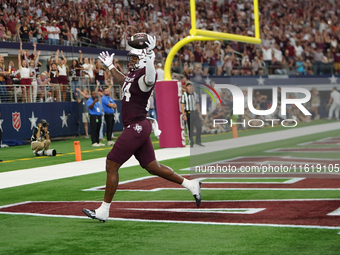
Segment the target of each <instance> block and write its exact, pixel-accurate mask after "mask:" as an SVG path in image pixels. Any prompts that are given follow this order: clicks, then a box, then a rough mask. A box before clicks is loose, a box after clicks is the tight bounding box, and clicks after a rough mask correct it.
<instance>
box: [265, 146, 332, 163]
mask: <svg viewBox="0 0 340 255" xmlns="http://www.w3.org/2000/svg"><path fill="white" fill-rule="evenodd" d="M309 148H312V149H315V150H314V151H302V150H299V149H309ZM336 148H337V147H306V148H276V149H272V150H268V151H264V152H301V153H337V152H339V151H323V150H321V151H317V149H336ZM282 149H284V150H289V151H280V150H282ZM294 149H295V150H296V151H294ZM334 160H335V159H334Z"/></svg>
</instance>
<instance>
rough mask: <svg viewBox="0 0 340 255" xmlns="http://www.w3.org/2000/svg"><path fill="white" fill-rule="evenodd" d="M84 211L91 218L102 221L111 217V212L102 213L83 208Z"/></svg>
mask: <svg viewBox="0 0 340 255" xmlns="http://www.w3.org/2000/svg"><path fill="white" fill-rule="evenodd" d="M82 211H83V213H85V214H86V215H87V216H88V217H90V218H91V219H96V220H99V221H102V222H105V221H107V219H108V218H109V212H107V213H102V215H100V214H97V211H96V210H90V209H85V208H84V209H83V210H82Z"/></svg>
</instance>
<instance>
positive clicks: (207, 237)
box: [0, 129, 340, 254]
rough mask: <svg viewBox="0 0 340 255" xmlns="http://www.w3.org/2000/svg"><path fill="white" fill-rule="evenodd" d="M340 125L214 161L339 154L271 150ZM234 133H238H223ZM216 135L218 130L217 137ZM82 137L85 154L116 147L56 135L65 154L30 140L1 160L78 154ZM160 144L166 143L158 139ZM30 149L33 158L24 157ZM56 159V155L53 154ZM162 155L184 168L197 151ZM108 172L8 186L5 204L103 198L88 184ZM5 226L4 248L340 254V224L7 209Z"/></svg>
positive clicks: (274, 194)
mask: <svg viewBox="0 0 340 255" xmlns="http://www.w3.org/2000/svg"><path fill="white" fill-rule="evenodd" d="M262 130H263V131H268V130H270V129H268V130H265V129H262ZM262 130H251V131H244V132H239V135H240V136H241V134H242V135H243V134H246V135H252V134H254V133H258V132H260V131H262ZM273 131H274V130H273ZM275 131H276V130H275ZM338 132H339V131H332V132H326V133H320V134H315V135H311V136H302V137H299V138H294V139H288V140H285V141H279V142H276V143H275V144H273V143H268V144H260V145H257V146H248V147H245V148H239V149H233V150H227V151H223V152H222V153H221V155H216V159H215V158H214V159H212V161H215V160H221V159H227V158H233V157H237V156H259V155H288V156H294V157H295V156H300V157H310V158H318V157H320V158H338V153H336V154H333V153H332V154H328V153H322V154H317V153H315V154H312V153H288V152H284V153H282V152H280V153H266V152H263V151H266V150H270V149H275V148H278V147H280V148H284V147H298V146H297V144H299V143H303V142H308V141H314V140H317V139H321V138H325V137H331V136H339V133H338ZM228 135H230V134H223V135H222V136H228ZM210 137H212V136H210V135H208V136H206V137H204V138H203V141H204V142H207V141H208V140H210V139H211V138H210ZM216 137H217V136H216V135H215V137H213V139H215V138H216ZM220 138H221V137H220ZM226 138H227V137H226ZM224 139H225V138H224ZM74 140H80V141H81V147H82V151H83V152H82V157H83V159H86V158H97V157H105V156H106V154H107V152H108V151H109V148H105V147H104V148H99V149H102V150H98V149H93V147H91V146H90V141H89V140H88V139H83V140H81V139H70V140H67V141H60V142H55V143H54V144H55V146H52V148H59V147H58V146H60V148H59V149H60V151H62V152H64V154H63V155H61V156H58V157H54V158H51V157H41V158H33V155H32V154H31V150H30V148H29V146H20V147H12V148H6V150H2V152H1V157H2V158H3V159H5V158H4V155H5V153H7V152H8V151H10V153H9V154H10V155H11V157H12V159H11V160H14V161H13V162H8V163H0V169H1V170H0V171H3V169H4V168H3V167H6V166H8V165H9V166H10V167H7V170H4V171H11V170H16V169H23V168H31V167H36V166H43V165H46V164H49V165H50V164H56V163H63V162H71V161H74V155H73V154H66V153H72V152H73V141H74ZM218 140H219V139H218ZM154 145H155V146H156V147H157V146H158V145H157V143H154ZM306 147H308V146H306ZM86 150H91V153H86ZM84 151H85V152H84ZM214 154H216V153H214ZM26 155H27V156H26ZM25 157H29V158H33V159H30V160H20V159H21V158H25ZM52 159H53V160H54V161H53V162H51V160H52ZM5 160H6V159H5ZM162 163H164V164H166V165H169V166H170V167H172V168H173V169H175V170H177V172H178V173H180V174H185V173H188V172H187V171H179V170H178V169H183V168H186V167H189V157H185V158H180V159H174V160H166V161H163V162H162ZM147 175H148V174H147V172H146V171H145V170H143V169H141V168H140V167H139V166H134V167H129V168H125V169H121V170H120V180H121V181H124V180H130V179H133V178H138V177H142V176H147ZM105 178H106V174H105V172H104V169H103V172H100V173H95V174H90V175H84V176H77V177H72V178H66V179H60V180H54V181H47V182H42V183H36V184H30V185H25V186H22V187H13V188H7V189H3V190H0V205H5V204H11V203H16V202H22V201H101V200H102V198H103V192H102V191H95V192H90V191H89V192H84V191H81V190H82V189H86V188H91V187H94V186H100V185H104V183H105ZM256 181H258V180H256ZM203 196H204V197H203V198H204V200H251V199H294V198H339V197H340V191H288V190H282V191H261V190H254V191H250V190H248V191H245V190H244V191H232V190H229V191H213V190H209V191H208V190H206V191H203ZM114 199H115V200H117V201H127V200H130V201H131V200H134V201H142V200H193V198H192V196H191V195H190V193H189V192H187V191H185V190H162V191H158V192H131V191H118V192H117V194H116V196H115V198H114ZM193 203H194V201H193ZM0 232H1V233H2V237H1V238H0V254H112V253H114V254H321V253H322V254H338V253H339V250H340V242H339V238H340V236H339V235H337V232H339V230H321V229H292V228H275V227H247V226H214V225H194V224H170V223H141V222H126V221H108V222H106V223H104V224H101V223H99V222H97V221H94V220H89V219H66V218H50V217H34V216H19V215H0Z"/></svg>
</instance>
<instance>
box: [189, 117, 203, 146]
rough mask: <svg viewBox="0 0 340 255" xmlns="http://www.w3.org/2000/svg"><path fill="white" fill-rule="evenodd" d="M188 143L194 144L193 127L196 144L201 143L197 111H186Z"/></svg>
mask: <svg viewBox="0 0 340 255" xmlns="http://www.w3.org/2000/svg"><path fill="white" fill-rule="evenodd" d="M186 115H187V123H188V129H189V140H190V145H193V144H194V138H193V134H194V127H195V128H196V144H201V133H202V123H201V119H200V116H199V114H198V112H197V111H191V112H189V111H188V112H186Z"/></svg>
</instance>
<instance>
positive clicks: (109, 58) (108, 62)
mask: <svg viewBox="0 0 340 255" xmlns="http://www.w3.org/2000/svg"><path fill="white" fill-rule="evenodd" d="M114 55H115V54H114V53H112V54H111V55H110V54H109V53H108V52H107V51H106V52H104V51H103V52H102V53H100V54H99V59H100V60H101V61H102V62H103V64H104V65H105V66H107V68H108V69H109V70H110V72H111V75H112V76H113V78H114V79H115V80H116V82H117V83H118V84H120V85H122V86H123V84H124V81H125V75H124V74H122V73H121V72H120V71H118V70H117V68H116V67H115V66H114V65H113V57H114Z"/></svg>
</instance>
